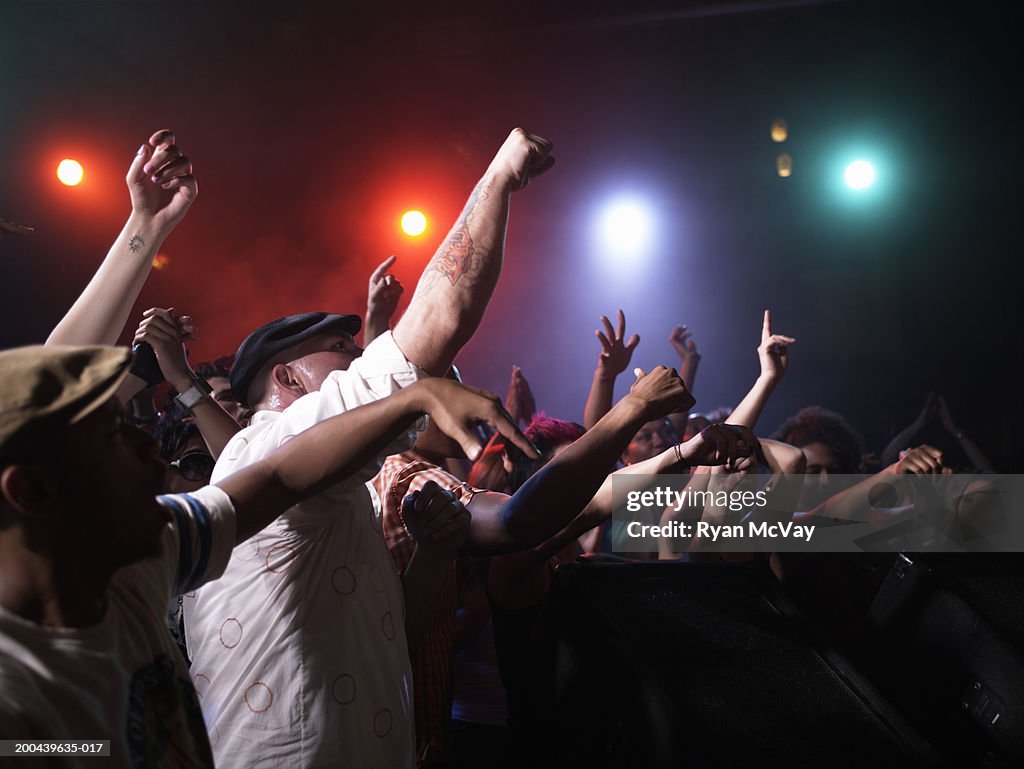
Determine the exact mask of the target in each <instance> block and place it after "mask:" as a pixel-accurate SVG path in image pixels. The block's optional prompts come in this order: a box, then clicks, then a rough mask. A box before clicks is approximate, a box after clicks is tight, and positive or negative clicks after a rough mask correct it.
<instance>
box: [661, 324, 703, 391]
mask: <svg viewBox="0 0 1024 769" xmlns="http://www.w3.org/2000/svg"><path fill="white" fill-rule="evenodd" d="M668 341H669V342H670V343H671V344H672V347H674V348H675V351H676V354H677V355H678V356H679V378H680V379H682V380H683V382H684V383H685V384H686V389H687V390H689V391H690V393H691V394H692V393H693V383H694V382H695V381H696V379H697V366H699V365H700V353H699V352H697V343H696V342H695V341H694V340H693V332H692V331H690V330H688V329H687V328H686V326H676V327H675V328H674V329H672V333H671V334H669V335H668Z"/></svg>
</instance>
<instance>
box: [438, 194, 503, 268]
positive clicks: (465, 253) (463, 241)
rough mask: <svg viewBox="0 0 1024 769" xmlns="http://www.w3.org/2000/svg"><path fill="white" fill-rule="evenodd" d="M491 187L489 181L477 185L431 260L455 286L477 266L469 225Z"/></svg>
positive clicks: (474, 245)
mask: <svg viewBox="0 0 1024 769" xmlns="http://www.w3.org/2000/svg"><path fill="white" fill-rule="evenodd" d="M490 186H491V185H490V181H489V180H488V181H483V180H481V182H480V183H479V184H477V186H476V187H475V188H474V189H473V192H472V194H471V195H470V196H469V200H468V201H467V202H466V207H465V208H463V209H462V214H461V215H460V216H459V218H458V221H456V222H455V226H454V227H453V228H452V231H451V232H450V233H448V237H447V238H445V241H444V243H442V244H441V247H440V248H439V249H438V250H437V253H436V254H434V258H433V259H431V267H432V268H433V269H434V270H436V271H437V272H439V273H441V274H442V275H444V276H445V277H446V278H448V280H449V281H450V282H451V284H452V285H453V286H454V285H455V284H456V283H458V282H459V278H461V277H462V276H463V275H465V274H467V273H469V272H471V271H472V269H473V267H474V266H475V264H476V261H475V260H474V258H473V256H474V254H475V253H476V244H474V243H473V237H472V236H471V235H470V234H469V223H470V221H471V220H472V219H473V215H474V214H475V213H476V208H477V206H478V205H479V204H480V203H482V202H483V201H485V200H487V198H488V196H489V194H490Z"/></svg>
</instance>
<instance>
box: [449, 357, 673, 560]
mask: <svg viewBox="0 0 1024 769" xmlns="http://www.w3.org/2000/svg"><path fill="white" fill-rule="evenodd" d="M692 405H693V398H691V397H690V394H689V393H688V392H687V391H686V387H684V386H683V380H681V379H680V378H679V376H678V375H677V374H676V371H675V369H666V368H665V367H664V366H658V368H656V369H655V370H654V371H652V372H651V373H650V374H649V375H647V374H643V372H640V376H639V378H638V379H637V381H636V383H635V384H634V385H633V388H632V389H631V390H630V392H629V394H628V395H626V396H625V397H624V398H623V399H622V400H620V401H619V402H618V403H617V404H615V406H614V407H613V408H612V410H611V411H609V412H608V413H607V414H605V416H604V417H602V418H601V420H600V421H599V422H598V423H597V424H596V425H594V427H593V428H591V429H590V430H588V431H587V432H586V433H584V434H583V436H582V437H581V438H579V439H578V440H577V441H576V442H574V443H573V444H572V445H571V446H569V447H568V448H566V449H564V450H563V451H562V452H561V453H560V454H559V455H558V456H557V457H555V458H554V459H552V460H551V461H550V462H549V463H548V464H546V465H545V466H544V467H543V468H541V470H540V471H538V472H537V473H536V474H535V475H534V476H533V477H532V478H531V479H530V480H528V481H527V482H526V483H525V484H524V485H523V486H522V487H521V488H520V489H519V490H518V491H517V492H516V493H515V494H514V495H513V496H511V497H508V496H505V495H504V494H493V493H483V494H477V495H475V496H474V497H473V499H472V500H471V501H470V503H469V511H470V513H471V514H472V516H473V520H472V524H471V526H470V533H469V539H468V540H467V543H466V546H465V547H464V548H463V551H462V552H463V554H464V555H492V554H496V553H508V552H514V551H516V550H525V549H526V548H529V547H533V546H535V545H537V544H539V543H541V542H543V541H544V540H546V539H548V538H549V537H551V536H552V535H554V534H556V533H557V532H558V531H560V530H561V529H563V528H564V527H565V526H566V525H567V524H568V523H569V521H571V520H572V519H573V518H575V517H576V515H577V514H578V513H579V512H580V511H581V510H582V509H583V508H584V506H585V505H586V504H587V503H588V502H589V501H590V500H591V498H592V497H593V496H594V494H595V493H596V492H597V490H598V488H599V487H600V485H601V483H602V482H603V481H604V479H605V476H607V474H608V471H609V470H610V469H611V468H612V467H614V465H615V460H616V459H617V458H618V457H619V455H620V454H621V453H622V450H623V449H624V448H625V447H626V445H627V444H628V443H629V440H630V438H632V437H633V435H634V434H635V433H636V431H637V430H638V429H639V428H640V426H641V425H643V424H644V423H646V422H648V421H650V420H651V419H657V418H658V417H661V416H664V415H665V414H667V413H669V412H671V411H676V410H680V409H688V408H689V407H690V406H692Z"/></svg>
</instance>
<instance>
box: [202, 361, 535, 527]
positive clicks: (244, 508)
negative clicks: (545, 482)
mask: <svg viewBox="0 0 1024 769" xmlns="http://www.w3.org/2000/svg"><path fill="white" fill-rule="evenodd" d="M422 414H429V415H430V417H431V418H432V419H433V420H434V422H435V423H436V424H437V426H438V427H439V428H440V429H441V430H442V431H443V432H444V433H445V434H446V435H449V436H451V437H452V438H455V439H456V440H457V441H458V442H459V444H460V445H461V446H462V448H463V450H464V451H465V452H466V455H467V456H469V457H472V458H476V457H477V456H478V455H479V453H480V445H479V443H478V442H477V439H476V438H475V437H474V435H473V433H472V432H471V427H472V425H473V424H474V423H475V422H477V421H485V422H488V423H489V424H491V425H492V426H494V428H495V429H496V430H497V431H498V432H499V433H501V434H502V435H504V436H505V437H506V438H508V439H509V440H510V441H511V442H512V443H513V444H514V445H516V446H518V447H519V448H520V449H522V450H523V451H526V452H527V453H528V454H530V456H536V452H535V450H534V449H533V447H532V446H531V445H530V442H529V441H528V440H527V439H526V438H525V437H524V436H523V434H522V433H521V432H520V431H519V428H517V427H516V426H515V425H514V424H513V423H512V421H511V420H510V419H509V418H508V416H507V414H506V413H505V411H504V409H503V408H502V406H501V401H500V400H499V399H498V397H497V396H495V395H492V394H490V393H485V392H483V391H482V390H477V389H475V388H472V387H466V386H465V385H461V384H459V383H458V382H453V381H451V380H449V379H441V378H431V379H425V380H422V381H420V382H417V383H415V384H413V385H410V386H409V387H406V388H404V389H402V390H398V391H397V392H395V393H394V394H392V395H389V396H388V397H386V398H382V399H381V400H378V401H374V402H373V403H369V404H367V405H365V406H360V407H358V408H355V409H352V410H351V411H347V412H345V413H344V414H339V415H338V416H335V417H331V418H330V419H327V420H325V421H323V422H320V423H319V424H317V425H314V426H313V427H311V428H310V429H308V430H306V431H304V432H301V433H299V434H298V435H296V436H295V437H294V438H292V439H291V440H290V441H288V442H287V443H285V444H284V445H283V446H281V447H280V448H278V449H277V450H276V451H274V452H273V453H272V454H271V455H270V456H268V457H267V458H266V459H264V460H262V461H260V462H257V463H255V464H252V465H249V466H248V467H246V468H244V469H242V470H239V471H238V472H236V473H234V474H233V475H230V476H228V477H227V478H225V479H223V480H222V481H218V482H217V484H216V485H217V486H220V487H221V488H222V489H224V491H226V492H227V493H228V496H230V497H231V499H232V500H233V502H234V504H235V512H236V515H237V520H238V523H237V531H238V534H237V541H238V542H242V541H243V540H245V539H248V538H249V537H251V536H252V535H253V534H255V533H256V532H258V531H260V530H262V529H263V528H265V527H266V526H268V525H269V524H270V523H271V522H272V521H273V520H274V519H275V518H277V517H278V516H279V515H280V514H281V513H283V512H284V511H285V510H287V509H288V508H290V507H292V506H293V505H296V504H298V503H299V502H301V501H302V500H304V499H306V498H308V497H311V496H313V495H315V494H318V493H319V492H321V491H323V490H324V489H326V488H329V487H330V486H333V485H334V484H336V483H338V482H339V481H341V480H342V479H344V478H345V477H346V476H348V475H351V474H352V473H354V472H356V471H357V470H359V469H360V468H362V467H363V466H365V465H366V464H367V463H368V462H370V461H372V460H373V459H374V457H376V456H378V455H379V454H380V452H381V451H383V450H384V449H385V448H386V447H387V446H388V445H389V444H390V443H391V442H392V441H394V439H395V438H396V437H397V436H398V435H400V434H401V433H402V432H404V431H405V430H407V429H409V427H410V426H411V425H412V423H413V422H414V421H415V420H416V419H417V418H418V417H419V416H421V415H422Z"/></svg>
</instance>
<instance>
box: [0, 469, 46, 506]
mask: <svg viewBox="0 0 1024 769" xmlns="http://www.w3.org/2000/svg"><path fill="white" fill-rule="evenodd" d="M0 494H3V497H4V500H5V501H6V502H7V504H8V505H10V506H11V507H12V508H14V510H15V511H16V512H17V513H18V515H21V516H23V517H26V518H48V517H51V516H53V515H54V514H55V513H56V511H57V492H56V489H55V488H54V486H53V482H52V481H51V480H50V478H49V476H48V475H47V474H46V472H44V471H43V469H42V468H40V467H36V466H34V465H8V466H7V467H5V468H4V469H3V471H2V472H0Z"/></svg>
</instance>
